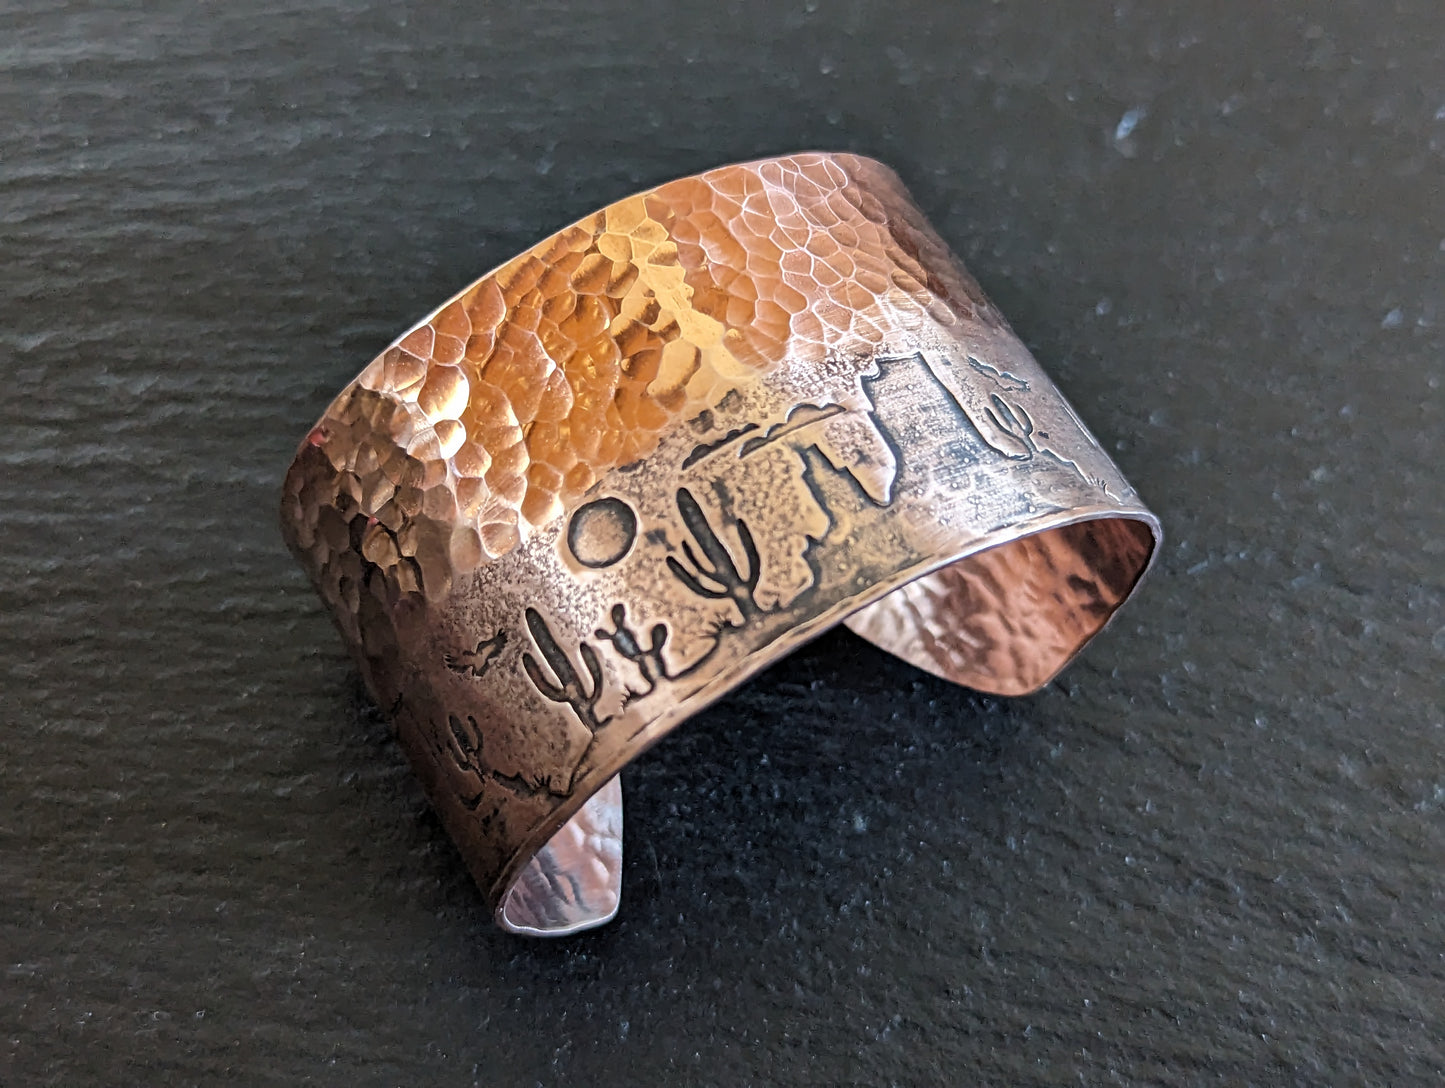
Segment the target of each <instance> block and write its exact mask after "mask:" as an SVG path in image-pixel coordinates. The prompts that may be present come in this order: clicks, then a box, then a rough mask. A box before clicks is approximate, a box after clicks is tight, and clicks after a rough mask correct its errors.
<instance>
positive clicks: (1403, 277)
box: [0, 0, 1445, 1085]
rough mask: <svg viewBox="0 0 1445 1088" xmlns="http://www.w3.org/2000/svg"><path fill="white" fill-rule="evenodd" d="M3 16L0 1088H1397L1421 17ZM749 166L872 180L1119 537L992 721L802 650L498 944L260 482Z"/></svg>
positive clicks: (1433, 1044)
mask: <svg viewBox="0 0 1445 1088" xmlns="http://www.w3.org/2000/svg"><path fill="white" fill-rule="evenodd" d="M28 7H29V9H30V10H27V9H26V8H25V7H22V6H20V5H15V4H10V5H7V6H4V7H0V118H3V122H4V123H3V127H0V258H3V261H0V377H3V379H4V390H5V396H4V398H3V400H0V466H3V469H0V589H3V594H4V611H3V614H0V619H3V622H0V670H3V672H0V713H3V722H0V727H3V733H0V963H3V974H0V1083H4V1084H6V1085H10V1084H17V1085H29V1084H64V1085H91V1084H96V1085H101V1084H106V1085H109V1084H117V1083H191V1082H198V1081H203V1082H208V1083H209V1082H216V1081H225V1080H230V1081H234V1082H238V1083H247V1084H295V1083H318V1084H354V1085H372V1084H376V1085H386V1084H426V1083H446V1084H464V1083H472V1082H476V1083H480V1084H487V1085H503V1084H517V1085H532V1084H539V1083H540V1084H544V1085H558V1084H591V1085H603V1084H662V1083H667V1084H709V1083H725V1084H739V1083H756V1084H772V1083H812V1084H853V1083H856V1084H869V1085H872V1084H886V1083H900V1084H931V1083H945V1082H947V1083H969V1082H974V1083H1012V1084H1034V1083H1038V1084H1045V1083H1048V1084H1052V1083H1061V1082H1065V1081H1072V1080H1080V1081H1082V1082H1086V1083H1142V1082H1167V1083H1178V1084H1210V1083H1241V1082H1253V1083H1259V1084H1276V1083H1357V1082H1358V1083H1363V1082H1374V1083H1392V1084H1405V1083H1434V1082H1436V1081H1437V1080H1438V1078H1439V1077H1440V1076H1441V1075H1442V1072H1445V1039H1442V1031H1445V1029H1442V1026H1441V1025H1442V1010H1445V953H1442V950H1445V887H1442V879H1445V878H1442V876H1441V865H1442V860H1445V709H1442V702H1445V700H1442V682H1441V675H1442V671H1445V547H1442V543H1441V541H1442V530H1445V516H1442V499H1441V491H1442V479H1441V476H1442V473H1441V470H1440V469H1439V468H1438V462H1439V460H1440V459H1441V458H1442V456H1445V419H1442V415H1445V413H1442V400H1445V394H1442V391H1441V388H1440V384H1441V380H1442V376H1445V374H1442V371H1445V365H1442V358H1445V335H1442V325H1441V322H1442V321H1445V313H1442V312H1441V311H1442V303H1445V205H1442V203H1441V191H1440V189H1441V186H1440V178H1441V171H1442V167H1445V66H1442V65H1441V64H1440V62H1439V41H1440V38H1441V33H1442V31H1445V18H1442V16H1441V14H1440V9H1439V6H1438V5H1437V4H1434V3H1427V2H1424V0H1420V2H1401V3H1395V4H1392V5H1386V4H1378V3H1373V2H1369V0H1354V2H1351V3H1342V4H1334V5H1328V6H1327V5H1318V4H1306V3H1304V2H1303V0H1287V2H1281V3H1276V4H1263V3H1258V2H1257V0H1233V2H1211V3H1200V4H1192V5H1184V4H1144V3H1137V2H1128V0H1125V2H1122V3H1117V4H1112V5H1106V4H1096V3H1077V4H1070V5H1067V6H1065V5H1055V4H1047V3H1045V2H1043V0H1027V2H1018V3H1011V4H1007V5H1003V4H999V5H992V4H984V3H964V4H957V5H931V4H924V3H919V2H912V0H895V2H892V3H888V4H881V3H880V4H871V5H870V4H863V3H846V4H834V3H828V2H826V0H821V2H814V0H807V2H806V3H799V2H794V0H789V2H784V3H778V4H764V3H754V4H748V5H734V4H725V3H717V2H714V0H708V2H700V3H694V2H690V0H689V2H686V3H677V2H653V0H646V2H639V3H634V4H629V5H617V7H616V13H615V14H614V13H613V12H610V11H609V10H607V8H606V7H604V6H603V5H596V4H593V5H576V6H575V7H574V6H572V5H566V4H561V3H558V2H556V0H543V2H538V3H532V4H527V5H521V4H517V5H511V4H509V5H490V6H486V7H483V6H481V5H456V6H452V5H448V4H441V3H429V4H425V5H423V4H396V3H367V2H357V3H337V4H329V5H324V6H323V5H317V6H315V7H312V8H310V9H309V10H292V11H287V10H284V9H280V8H277V7H274V6H270V5H262V4H254V3H246V2H236V3H232V4H228V5H224V6H219V5H218V6H214V7H212V8H208V9H206V10H201V9H199V8H196V6H194V5H186V4H179V3H166V4H162V3H155V4H149V5H146V8H147V10H146V11H145V12H144V13H141V12H140V11H139V10H137V9H138V7H139V5H135V6H124V5H98V4H97V5H79V4H75V5H66V4H54V5H29V6H28ZM1327 8H1328V10H1326V9H1327ZM1131 122H1132V131H1129V130H1130V129H1131ZM812 146H816V147H827V148H838V149H852V150H858V151H862V152H866V153H869V154H873V155H876V156H878V157H879V158H882V159H884V160H885V161H887V162H889V163H891V164H893V165H894V166H895V167H896V168H897V169H898V170H899V171H900V172H901V173H902V174H903V176H904V178H905V180H907V181H908V182H909V183H910V185H911V186H912V187H913V189H914V192H915V194H916V196H917V197H918V199H919V201H920V203H921V204H922V205H923V207H924V208H925V210H926V211H927V212H928V213H929V214H930V216H931V217H932V219H933V221H934V222H935V224H936V225H937V226H938V227H939V229H940V230H941V232H942V233H943V234H944V236H945V237H946V238H947V239H948V240H949V241H950V242H951V243H953V244H954V245H955V247H956V248H957V249H958V250H959V252H960V253H961V254H962V255H963V256H964V258H965V260H966V261H967V262H968V264H969V265H970V267H971V269H972V271H973V272H974V273H975V275H977V276H978V278H979V279H980V280H981V281H982V282H983V284H984V286H985V288H986V289H988V290H989V292H990V293H991V294H992V296H993V298H994V300H995V301H996V302H998V303H999V305H1000V306H1001V307H1002V309H1003V310H1004V312H1005V313H1007V314H1008V315H1009V316H1010V318H1011V319H1012V320H1013V322H1014V324H1015V326H1016V328H1017V329H1018V330H1019V332H1020V334H1021V335H1022V336H1023V337H1024V339H1025V340H1027V341H1028V342H1029V343H1030V344H1031V345H1032V346H1033V347H1034V349H1035V352H1036V353H1037V354H1038V355H1039V357H1040V359H1041V360H1042V361H1043V362H1044V364H1045V366H1046V367H1047V368H1048V369H1049V370H1050V372H1051V374H1052V375H1053V376H1054V377H1055V378H1056V379H1057V381H1058V383H1059V385H1060V386H1061V387H1062V388H1063V389H1064V390H1065V392H1066V393H1067V394H1069V395H1070V397H1071V398H1072V399H1073V400H1074V401H1075V403H1076V405H1077V406H1078V407H1079V409H1080V411H1081V413H1082V414H1083V415H1084V417H1085V418H1086V419H1087V420H1088V422H1089V423H1090V424H1091V426H1092V427H1093V429H1094V430H1095V431H1096V432H1097V433H1098V434H1099V435H1100V436H1101V438H1103V439H1104V440H1105V442H1106V443H1107V444H1108V445H1109V446H1110V447H1111V449H1112V450H1113V451H1114V453H1115V456H1116V459H1117V460H1118V462H1119V463H1120V465H1121V466H1122V467H1123V469H1124V471H1125V472H1126V474H1127V475H1128V476H1129V478H1130V480H1131V481H1132V482H1134V483H1135V484H1136V485H1138V487H1139V488H1140V490H1141V492H1143V494H1144V495H1145V497H1146V498H1147V499H1148V500H1149V501H1150V502H1151V505H1153V506H1154V508H1155V509H1156V510H1157V511H1158V512H1159V513H1160V514H1161V515H1162V516H1163V518H1164V520H1165V524H1166V527H1167V529H1168V531H1169V532H1170V534H1171V535H1170V540H1169V542H1168V544H1167V549H1166V553H1165V554H1164V555H1163V557H1162V563H1161V565H1160V566H1159V568H1158V569H1157V571H1156V574H1155V576H1154V577H1153V579H1152V581H1151V583H1150V584H1149V585H1148V586H1147V587H1146V588H1145V590H1144V591H1143V593H1142V594H1141V596H1140V598H1139V599H1138V600H1137V601H1136V602H1134V603H1133V604H1132V605H1131V606H1130V607H1129V608H1128V609H1127V610H1126V612H1125V614H1124V615H1123V616H1122V617H1121V622H1120V623H1119V624H1117V625H1116V626H1115V627H1114V628H1112V629H1111V630H1110V632H1109V633H1108V634H1106V635H1105V636H1104V638H1103V639H1102V640H1101V641H1099V642H1098V643H1097V644H1096V645H1094V646H1093V647H1092V648H1091V649H1090V650H1089V651H1088V653H1087V654H1086V655H1085V657H1084V659H1083V660H1082V661H1081V662H1080V663H1078V664H1077V665H1076V666H1075V667H1073V668H1072V669H1071V670H1070V671H1069V672H1068V673H1066V674H1065V677H1064V679H1063V681H1062V682H1061V683H1058V684H1056V685H1054V686H1052V687H1051V688H1050V689H1049V690H1047V691H1045V692H1044V693H1042V694H1040V695H1038V696H1036V697H1032V698H1028V699H1022V700H1016V701H1000V700H994V699H985V698H980V697H974V696H970V695H969V694H967V693H965V692H960V691H959V690H957V689H954V688H951V687H949V686H948V685H946V684H944V683H942V682H940V681H935V680H933V679H931V678H929V677H927V676H925V675H923V674H921V673H918V672H915V671H913V670H911V669H909V668H907V667H906V666H902V665H899V664H896V663H894V662H892V661H890V660H888V659H886V658H884V657H883V656H882V655H880V654H878V653H876V652H874V651H873V650H871V649H870V648H869V647H867V646H865V645H864V644H862V643H860V642H859V641H857V640H856V639H854V638H852V637H851V636H848V635H847V634H845V633H841V632H840V633H837V634H835V635H832V636H829V637H827V638H825V639H824V640H822V641H821V642H819V643H816V644H814V645H813V646H812V647H810V648H809V649H808V650H806V651H804V652H803V653H801V654H799V655H797V656H795V657H794V658H792V659H790V660H789V661H788V662H786V663H784V664H782V665H780V666H778V667H776V668H775V669H773V670H772V671H771V672H769V673H767V674H766V675H764V676H763V677H761V678H760V679H759V680H758V681H756V682H754V683H753V684H751V685H750V686H749V687H748V688H747V689H745V690H744V691H742V692H740V693H739V694H738V695H737V696H735V697H734V698H732V699H730V700H728V701H727V702H725V703H723V704H721V705H719V706H718V707H716V708H715V709H714V710H712V711H711V712H709V713H708V714H706V715H705V716H704V717H703V718H701V719H699V720H697V721H696V722H695V723H693V724H692V725H691V726H690V727H688V728H686V729H684V730H681V731H679V733H678V734H675V735H674V736H673V737H672V738H669V740H668V742H667V743H666V744H664V745H662V746H660V747H659V748H657V749H655V750H654V752H653V753H651V754H650V755H649V756H648V757H647V758H646V759H645V760H644V761H643V762H642V763H640V764H639V765H636V766H635V767H634V768H633V769H632V770H631V771H630V772H629V774H628V775H627V779H626V781H627V785H628V788H629V795H628V802H627V803H628V819H629V825H628V830H627V850H628V858H627V861H626V867H625V886H624V900H623V907H622V915H621V917H620V918H619V920H618V921H617V922H616V923H615V924H613V925H612V926H610V927H608V928H606V929H605V930H601V931H598V932H596V933H595V934H591V935H587V936H584V937H582V938H578V939H572V940H567V941H563V942H560V943H528V942H523V941H519V940H516V939H511V938H507V937H505V936H504V935H502V934H500V933H497V932H494V931H493V930H492V929H491V927H490V923H489V919H488V918H487V915H486V911H485V909H484V908H483V906H482V904H481V900H480V897H479V896H478V895H477V893H476V892H475V891H474V890H473V888H472V887H471V886H470V884H469V883H468V881H467V878H466V876H465V874H464V872H463V869H462V866H461V864H460V862H459V861H458V859H457V858H456V856H455V855H454V854H453V852H452V850H451V847H450V846H449V845H448V843H447V841H446V840H445V838H444V836H443V835H442V833H441V832H440V830H439V828H438V826H437V824H436V823H435V821H434V820H433V819H432V818H431V817H430V816H429V815H428V813H427V811H426V809H425V807H424V805H423V804H422V801H421V797H420V792H419V790H418V788H417V787H416V785H415V784H414V783H413V782H412V781H411V779H410V777H409V775H408V773H407V772H406V771H405V770H404V768H403V765H402V762H401V759H400V756H399V755H398V753H397V751H396V749H395V747H394V746H393V744H392V743H391V741H390V740H389V738H388V734H387V728H386V726H385V725H384V724H382V723H381V722H380V721H379V720H378V719H377V718H376V717H375V716H374V715H373V714H372V712H370V711H369V710H367V709H366V707H365V704H364V702H363V700H362V699H361V698H360V696H359V695H358V693H357V690H356V682H355V679H354V674H353V673H352V671H351V669H350V667H349V665H348V663H347V661H346V659H345V657H344V655H343V653H342V650H341V646H340V643H339V640H338V639H337V638H336V636H335V634H334V632H333V631H332V630H331V628H330V627H329V626H328V624H327V621H326V620H325V618H324V616H323V614H322V612H321V609H320V606H319V605H318V603H317V602H316V600H315V599H314V597H313V596H312V594H311V592H310V590H309V588H308V587H307V586H306V585H305V584H304V582H303V579H302V576H301V574H300V572H299V570H298V569H296V568H295V567H294V565H293V564H292V562H291V561H290V559H289V558H288V557H287V556H286V555H285V554H284V551H283V549H282V547H281V545H280V541H279V536H278V533H277V531H276V527H275V513H274V511H275V505H276V499H277V487H278V481H279V479H280V474H281V472H282V470H283V469H284V467H285V465H286V463H287V461H288V460H289V455H290V452H291V450H292V448H293V445H294V443H295V442H296V441H297V440H298V438H299V437H300V435H301V434H303V433H304V431H305V429H306V427H307V426H308V424H309V423H310V422H311V421H312V419H313V418H314V417H315V416H316V415H317V414H318V412H319V411H320V409H321V408H322V407H323V406H324V404H325V402H326V400H327V399H328V397H329V396H330V394H331V393H332V392H333V391H334V390H335V389H337V388H339V387H340V385H341V384H342V383H343V382H344V381H345V380H346V379H348V378H350V377H351V375H352V374H353V373H354V372H355V370H357V369H358V368H359V367H360V365H361V364H362V363H364V362H365V361H366V360H367V359H369V358H370V357H371V355H372V354H373V353H374V352H375V350H376V349H377V348H378V347H379V346H380V345H381V344H383V343H384V342H385V341H386V340H388V339H389V338H390V337H391V336H392V335H394V334H395V333H396V332H397V331H399V330H400V329H401V328H402V327H403V326H405V325H406V324H407V323H408V322H409V321H411V320H412V319H414V318H415V317H416V316H418V315H420V314H421V313H422V312H424V311H425V310H426V309H427V308H428V307H429V306H431V305H433V304H434V303H435V302H436V301H437V300H439V299H441V298H443V297H444V296H445V295H446V294H448V293H449V292H450V291H452V290H454V289H455V288H457V287H458V286H459V285H461V284H463V283H465V282H467V281H469V280H470V279H471V278H472V277H474V276H475V275H476V274H477V273H479V272H480V271H482V270H483V269H484V268H485V267H487V266H489V265H491V264H493V263H495V262H497V261H500V260H501V259H503V258H505V257H507V256H509V255H510V254H511V253H513V252H514V251H516V250H518V249H520V248H522V247H523V246H524V245H526V244H528V243H529V242H531V241H533V240H535V239H536V238H539V237H541V236H542V235H543V234H544V233H546V232H547V231H550V230H551V229H553V228H555V227H557V226H559V225H561V224H562V223H564V222H566V221H568V220H570V219H571V218H573V217H575V216H577V215H579V214H581V213H583V212H586V211H590V210H591V209H592V208H594V207H595V206H597V205H600V204H601V203H603V202H604V201H606V200H609V199H612V198H615V197H618V196H621V195H623V194H625V193H627V192H628V191H631V190H633V189H635V188H637V187H639V186H641V185H644V184H649V183H652V182H655V181H659V180H662V179H664V178H667V177H670V176H674V175H677V174H681V173H686V172H690V171H694V170H697V169H700V168H703V167H707V166H710V165H713V164H715V163H718V162H722V161H726V160H732V159H739V158H746V157H751V156H755V155H758V154H762V153H767V152H775V151H786V150H793V149H796V148H800V147H812Z"/></svg>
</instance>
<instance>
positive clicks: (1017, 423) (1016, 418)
mask: <svg viewBox="0 0 1445 1088" xmlns="http://www.w3.org/2000/svg"><path fill="white" fill-rule="evenodd" d="M988 399H989V400H991V401H992V402H993V407H992V408H985V409H984V411H985V412H987V413H988V418H989V420H990V422H992V423H993V425H994V426H995V427H997V428H998V429H999V430H1000V431H1001V432H1002V433H1003V434H1006V435H1008V437H1009V438H1011V439H1012V440H1013V441H1014V442H1017V443H1018V446H1019V448H1017V449H1008V450H1001V451H1000V452H1001V453H1003V455H1004V456H1005V457H1010V458H1013V459H1014V460H1015V461H1027V460H1028V459H1029V458H1031V457H1032V456H1033V455H1034V454H1036V453H1038V452H1039V447H1038V446H1037V445H1036V444H1035V443H1034V437H1033V436H1034V421H1033V418H1032V417H1031V416H1030V415H1029V414H1028V412H1026V411H1025V410H1024V406H1023V405H1022V404H1009V403H1008V402H1007V401H1005V400H1004V399H1003V398H1002V397H1001V396H999V395H998V394H997V393H991V394H989V398H988Z"/></svg>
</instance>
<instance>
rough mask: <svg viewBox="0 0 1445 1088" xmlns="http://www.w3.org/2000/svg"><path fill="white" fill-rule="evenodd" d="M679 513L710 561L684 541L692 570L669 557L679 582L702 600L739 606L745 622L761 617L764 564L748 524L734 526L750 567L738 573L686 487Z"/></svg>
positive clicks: (679, 497)
mask: <svg viewBox="0 0 1445 1088" xmlns="http://www.w3.org/2000/svg"><path fill="white" fill-rule="evenodd" d="M677 510H678V513H679V514H681V515H682V522H683V524H684V525H686V526H687V528H688V531H689V532H690V533H692V535H693V538H694V539H695V540H696V541H697V545H698V548H700V549H701V550H702V554H703V556H705V557H706V559H707V562H706V563H704V562H703V560H702V559H699V558H698V555H697V552H696V551H694V550H693V547H692V543H691V542H690V541H687V540H684V541H683V542H682V551H683V554H684V555H685V556H687V561H688V562H689V563H691V564H692V569H691V570H689V569H688V568H687V567H685V566H683V564H682V563H681V562H679V561H678V559H677V558H676V557H675V556H671V555H669V556H668V557H667V566H668V569H669V570H671V571H672V573H673V574H674V575H675V576H676V577H677V580H678V581H680V582H681V583H682V584H683V585H685V586H687V588H688V589H690V590H692V592H694V593H696V594H697V595H698V596H699V597H706V598H708V599H709V600H714V601H724V600H730V601H732V602H733V603H734V604H736V605H737V606H738V611H739V612H741V613H742V616H743V620H744V622H746V621H747V620H749V619H751V618H753V617H754V616H759V615H761V614H762V609H760V608H759V607H758V604H757V601H756V600H755V599H754V597H753V594H754V593H755V592H756V591H757V588H758V578H759V577H760V576H761V574H762V563H761V561H760V560H759V558H758V547H757V545H756V544H755V543H754V542H753V534H752V533H750V532H749V531H748V527H747V524H746V523H745V522H743V520H742V519H741V518H735V519H734V520H733V525H734V526H735V527H736V530H737V536H738V543H739V544H740V545H741V546H742V552H743V559H744V560H745V562H746V564H747V572H746V573H743V572H742V571H740V570H738V566H737V563H736V562H735V561H734V560H733V556H732V553H731V552H730V551H728V548H727V545H726V544H724V543H723V542H722V538H721V537H719V536H718V534H717V532H716V531H715V530H714V529H713V527H712V525H711V524H710V523H709V522H708V520H707V515H706V514H704V513H703V510H702V507H701V506H699V505H698V501H697V500H696V499H695V498H693V496H692V492H690V491H689V490H688V489H687V488H685V487H683V488H679V489H678V492H677Z"/></svg>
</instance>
